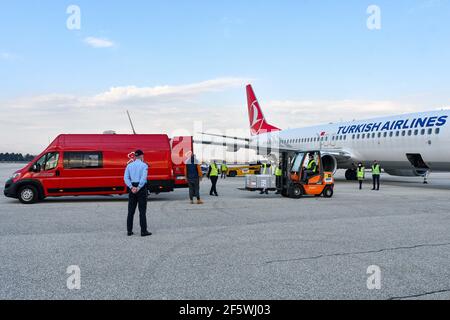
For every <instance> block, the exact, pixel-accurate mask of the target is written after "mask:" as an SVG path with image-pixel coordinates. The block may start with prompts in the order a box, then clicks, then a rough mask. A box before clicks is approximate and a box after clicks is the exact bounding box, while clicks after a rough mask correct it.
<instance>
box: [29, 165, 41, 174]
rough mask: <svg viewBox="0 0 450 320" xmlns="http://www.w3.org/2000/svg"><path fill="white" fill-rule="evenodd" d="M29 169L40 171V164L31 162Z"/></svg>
mask: <svg viewBox="0 0 450 320" xmlns="http://www.w3.org/2000/svg"><path fill="white" fill-rule="evenodd" d="M31 171H32V172H35V173H38V172H40V171H41V165H40V164H38V163H35V164H33V166H32V167H31Z"/></svg>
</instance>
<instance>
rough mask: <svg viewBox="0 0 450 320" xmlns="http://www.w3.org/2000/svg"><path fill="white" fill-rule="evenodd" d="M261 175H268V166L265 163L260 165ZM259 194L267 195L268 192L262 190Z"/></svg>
mask: <svg viewBox="0 0 450 320" xmlns="http://www.w3.org/2000/svg"><path fill="white" fill-rule="evenodd" d="M261 169H262V171H261V174H262V175H268V174H269V165H268V164H267V163H263V164H262V165H261ZM260 194H269V190H268V189H262V190H261V192H260Z"/></svg>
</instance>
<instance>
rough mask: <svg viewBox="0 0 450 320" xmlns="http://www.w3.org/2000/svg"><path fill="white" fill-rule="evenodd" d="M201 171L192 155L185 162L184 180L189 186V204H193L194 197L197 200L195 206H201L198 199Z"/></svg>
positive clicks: (201, 202) (200, 201)
mask: <svg viewBox="0 0 450 320" xmlns="http://www.w3.org/2000/svg"><path fill="white" fill-rule="evenodd" d="M202 176H203V174H202V169H201V168H200V165H199V163H198V160H197V159H196V157H195V155H194V154H193V155H192V156H191V157H190V159H188V160H187V161H186V180H187V182H188V185H189V198H190V199H191V204H194V197H196V198H197V204H203V201H202V200H201V199H200V181H201V179H202Z"/></svg>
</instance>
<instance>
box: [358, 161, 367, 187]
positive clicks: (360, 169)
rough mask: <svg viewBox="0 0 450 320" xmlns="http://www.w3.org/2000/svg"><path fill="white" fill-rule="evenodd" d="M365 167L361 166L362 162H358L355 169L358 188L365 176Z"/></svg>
mask: <svg viewBox="0 0 450 320" xmlns="http://www.w3.org/2000/svg"><path fill="white" fill-rule="evenodd" d="M365 170H366V168H364V167H363V165H362V163H361V162H360V163H358V168H357V169H356V177H357V178H358V182H359V190H361V189H362V184H363V181H364V179H365V177H366V171H365Z"/></svg>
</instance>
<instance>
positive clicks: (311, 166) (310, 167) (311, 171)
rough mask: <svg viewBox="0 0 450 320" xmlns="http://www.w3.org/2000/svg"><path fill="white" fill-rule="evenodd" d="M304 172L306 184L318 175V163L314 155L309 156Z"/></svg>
mask: <svg viewBox="0 0 450 320" xmlns="http://www.w3.org/2000/svg"><path fill="white" fill-rule="evenodd" d="M304 172H305V173H304V181H305V182H307V181H308V180H309V178H311V177H313V176H315V175H316V174H317V163H316V160H315V159H314V154H312V153H310V154H309V160H308V164H307V165H306V167H305V170H304Z"/></svg>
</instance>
